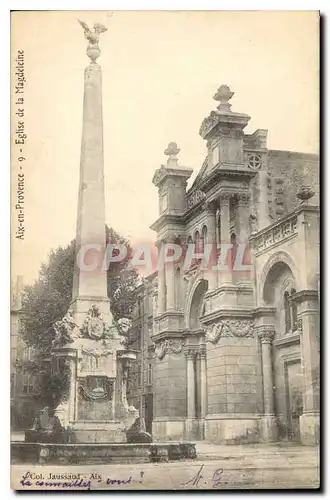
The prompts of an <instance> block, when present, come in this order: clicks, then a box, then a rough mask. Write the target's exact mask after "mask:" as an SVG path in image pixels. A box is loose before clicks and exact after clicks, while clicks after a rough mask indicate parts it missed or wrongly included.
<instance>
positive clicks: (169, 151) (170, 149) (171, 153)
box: [164, 142, 180, 168]
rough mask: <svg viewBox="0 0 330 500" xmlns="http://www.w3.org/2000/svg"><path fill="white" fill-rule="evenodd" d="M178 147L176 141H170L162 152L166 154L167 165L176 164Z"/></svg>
mask: <svg viewBox="0 0 330 500" xmlns="http://www.w3.org/2000/svg"><path fill="white" fill-rule="evenodd" d="M179 153H180V149H179V148H178V145H177V143H176V142H170V143H169V145H168V146H167V148H166V149H165V151H164V154H165V155H167V156H168V160H167V165H168V166H169V167H172V168H175V167H176V166H177V164H178V156H177V155H178V154H179Z"/></svg>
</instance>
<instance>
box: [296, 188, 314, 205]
mask: <svg viewBox="0 0 330 500" xmlns="http://www.w3.org/2000/svg"><path fill="white" fill-rule="evenodd" d="M314 194H315V191H312V189H311V188H310V187H309V186H302V187H301V189H300V191H298V193H297V198H298V199H299V200H300V201H301V203H306V204H307V203H308V200H310V198H313V196H314Z"/></svg>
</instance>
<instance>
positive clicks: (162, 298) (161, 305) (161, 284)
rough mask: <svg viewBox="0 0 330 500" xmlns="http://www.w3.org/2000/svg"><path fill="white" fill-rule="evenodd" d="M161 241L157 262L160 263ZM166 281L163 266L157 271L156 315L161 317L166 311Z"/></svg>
mask: <svg viewBox="0 0 330 500" xmlns="http://www.w3.org/2000/svg"><path fill="white" fill-rule="evenodd" d="M162 244H163V242H162V241H159V242H158V245H157V246H158V262H159V261H160V252H161V251H162V248H161V245H162ZM165 286H166V279H165V269H164V266H161V269H159V270H158V315H161V314H163V313H164V312H165V309H166V295H165V293H166V291H165Z"/></svg>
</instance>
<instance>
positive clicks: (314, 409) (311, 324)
mask: <svg viewBox="0 0 330 500" xmlns="http://www.w3.org/2000/svg"><path fill="white" fill-rule="evenodd" d="M294 299H295V300H296V301H297V303H298V304H299V309H298V329H299V331H300V333H301V358H302V359H301V361H302V372H303V376H304V390H303V414H302V415H301V417H300V437H301V442H302V443H303V444H306V445H315V444H318V443H319V432H320V414H319V412H320V340H319V335H320V330H319V328H320V326H319V307H318V292H317V290H303V291H301V292H297V293H296V294H295V295H294Z"/></svg>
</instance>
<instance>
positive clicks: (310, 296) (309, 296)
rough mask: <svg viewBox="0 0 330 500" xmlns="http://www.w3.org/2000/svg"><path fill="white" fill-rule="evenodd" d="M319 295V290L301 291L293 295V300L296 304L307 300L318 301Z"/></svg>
mask: <svg viewBox="0 0 330 500" xmlns="http://www.w3.org/2000/svg"><path fill="white" fill-rule="evenodd" d="M318 298H319V294H318V291H317V290H300V291H299V292H296V293H294V294H292V300H294V301H295V302H298V303H300V302H305V301H306V300H318Z"/></svg>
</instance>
